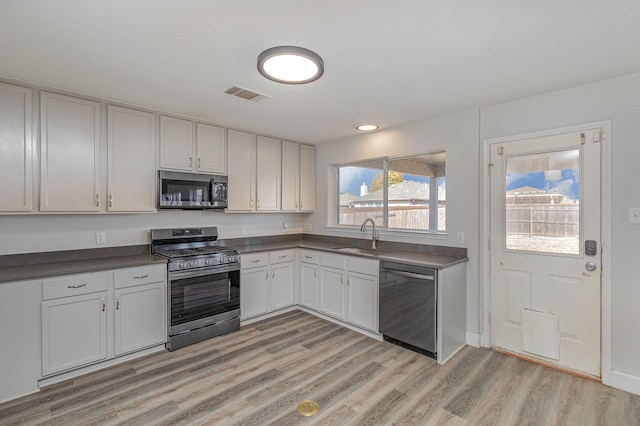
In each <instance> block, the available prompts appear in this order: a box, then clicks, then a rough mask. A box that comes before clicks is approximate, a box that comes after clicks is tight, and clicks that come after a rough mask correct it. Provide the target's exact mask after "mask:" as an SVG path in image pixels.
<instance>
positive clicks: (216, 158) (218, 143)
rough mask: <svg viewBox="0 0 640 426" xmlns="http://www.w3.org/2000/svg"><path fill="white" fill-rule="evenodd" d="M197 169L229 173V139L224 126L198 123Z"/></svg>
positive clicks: (215, 172)
mask: <svg viewBox="0 0 640 426" xmlns="http://www.w3.org/2000/svg"><path fill="white" fill-rule="evenodd" d="M196 171H198V172H203V173H213V174H218V175H226V174H227V140H226V138H225V131H224V128H222V127H216V126H211V125H209V124H203V123H197V124H196Z"/></svg>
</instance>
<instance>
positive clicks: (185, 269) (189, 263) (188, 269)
mask: <svg viewBox="0 0 640 426" xmlns="http://www.w3.org/2000/svg"><path fill="white" fill-rule="evenodd" d="M217 239H218V230H217V228H216V227H205V228H179V229H152V230H151V252H152V253H154V254H156V255H158V256H162V257H165V258H167V259H169V262H168V268H167V269H168V270H167V283H168V298H167V299H168V301H169V303H168V305H169V306H168V318H169V327H168V336H169V338H168V342H167V345H166V346H167V349H169V350H170V351H172V350H175V349H178V348H181V347H184V346H187V345H190V344H193V343H196V342H200V341H202V340H205V339H209V338H211V337H215V336H219V335H221V334H224V333H228V332H231V331H235V330H238V329H239V328H240V255H239V253H238V252H237V251H236V250H233V249H229V248H226V247H222V246H220V245H218V242H217Z"/></svg>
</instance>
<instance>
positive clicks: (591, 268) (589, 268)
mask: <svg viewBox="0 0 640 426" xmlns="http://www.w3.org/2000/svg"><path fill="white" fill-rule="evenodd" d="M584 267H585V268H586V269H587V271H589V272H591V271H595V270H596V268H597V267H598V265H596V262H587V263H586V265H584Z"/></svg>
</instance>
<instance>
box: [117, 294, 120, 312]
mask: <svg viewBox="0 0 640 426" xmlns="http://www.w3.org/2000/svg"><path fill="white" fill-rule="evenodd" d="M116 309H120V296H117V297H116Z"/></svg>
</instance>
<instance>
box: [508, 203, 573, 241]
mask: <svg viewBox="0 0 640 426" xmlns="http://www.w3.org/2000/svg"><path fill="white" fill-rule="evenodd" d="M506 213H507V214H506V220H507V235H524V236H529V237H536V236H541V237H578V236H579V235H580V208H579V206H577V205H568V206H564V205H540V204H536V205H507V212H506Z"/></svg>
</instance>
